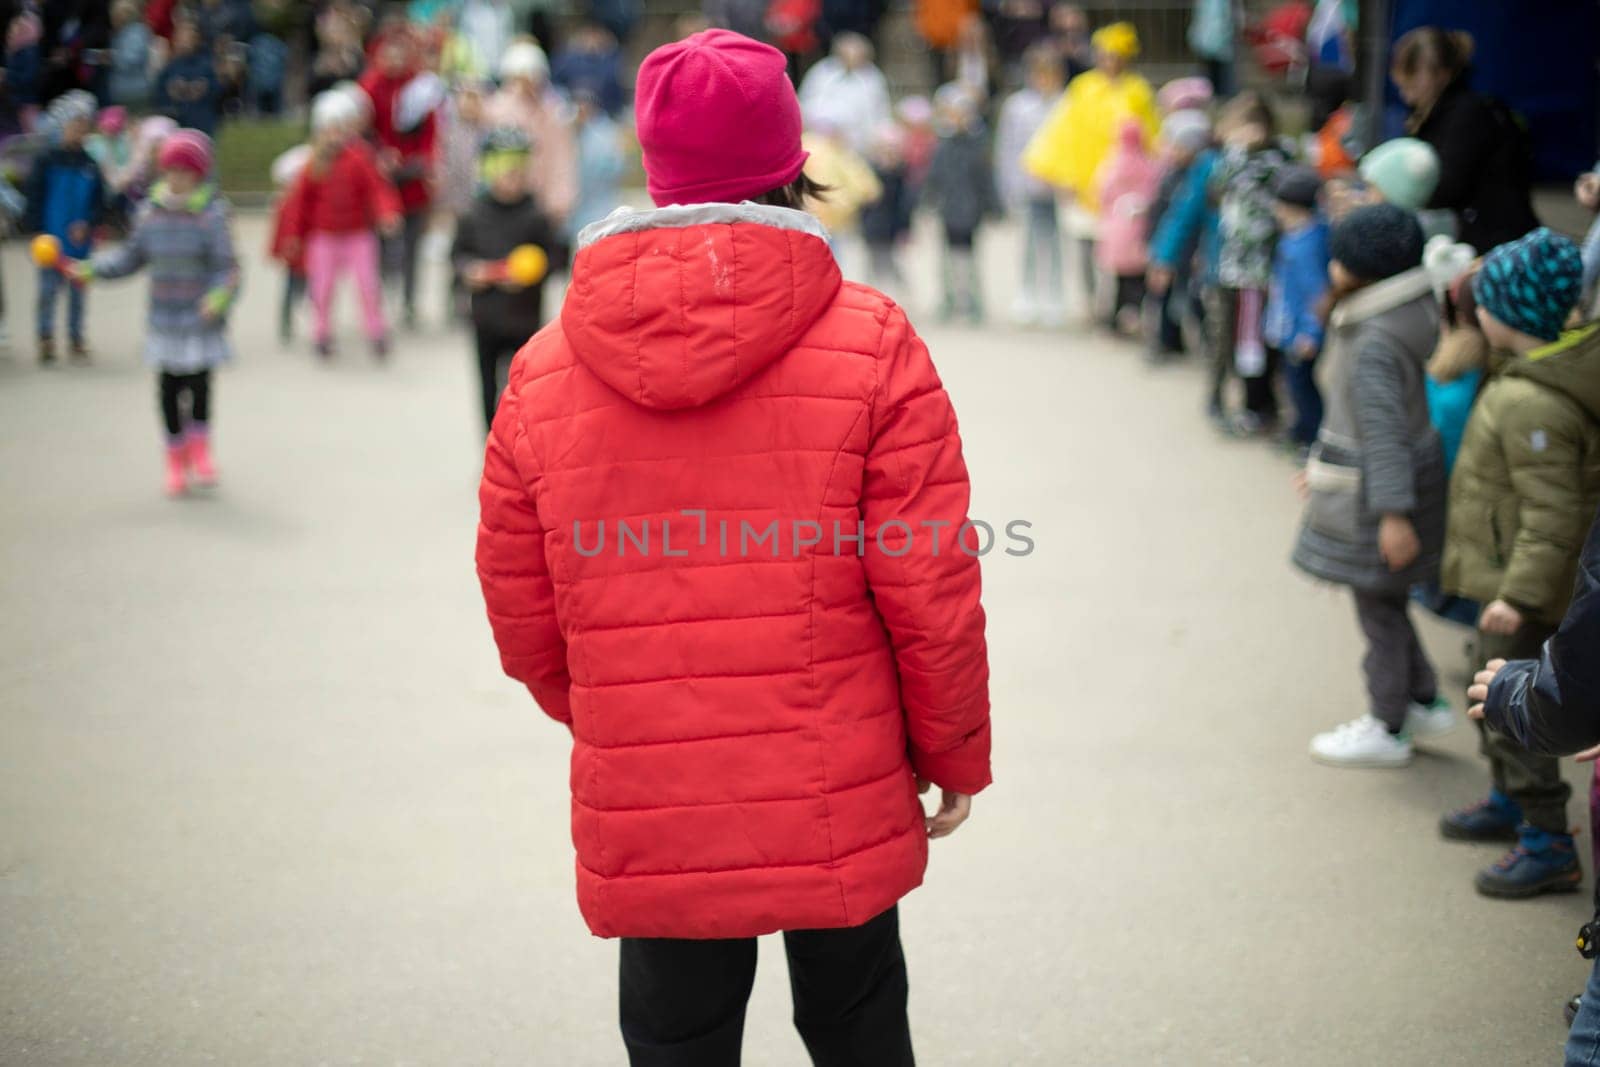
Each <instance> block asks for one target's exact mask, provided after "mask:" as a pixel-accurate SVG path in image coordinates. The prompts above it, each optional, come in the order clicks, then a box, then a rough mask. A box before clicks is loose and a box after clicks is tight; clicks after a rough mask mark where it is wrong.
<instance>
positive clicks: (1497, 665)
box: [1467, 515, 1600, 1063]
mask: <svg viewBox="0 0 1600 1067" xmlns="http://www.w3.org/2000/svg"><path fill="white" fill-rule="evenodd" d="M1596 648H1600V515H1596V516H1595V521H1594V524H1593V525H1591V526H1590V527H1589V539H1588V541H1587V542H1586V543H1585V544H1584V546H1583V556H1582V558H1581V560H1580V562H1579V567H1578V580H1577V583H1576V584H1575V586H1574V588H1573V594H1572V603H1571V605H1569V606H1568V608H1567V615H1566V618H1565V619H1563V620H1562V622H1561V628H1560V629H1558V630H1557V631H1556V633H1555V636H1553V637H1551V638H1550V640H1548V641H1546V642H1545V643H1544V648H1543V649H1542V650H1541V653H1540V656H1539V658H1538V659H1519V660H1512V661H1510V662H1509V663H1508V662H1506V661H1505V660H1491V661H1490V662H1489V664H1488V666H1487V667H1486V668H1485V669H1484V670H1482V671H1479V672H1478V676H1477V678H1476V679H1475V680H1474V682H1473V685H1472V687H1471V688H1470V689H1468V690H1467V698H1468V699H1469V700H1472V701H1475V702H1476V703H1474V704H1473V706H1472V707H1471V708H1470V709H1469V710H1468V711H1467V714H1468V715H1470V716H1472V717H1473V718H1475V719H1482V720H1483V721H1484V722H1485V723H1486V724H1487V725H1488V726H1489V727H1490V728H1491V729H1493V730H1496V731H1499V732H1500V733H1503V734H1505V735H1506V736H1508V737H1511V738H1514V739H1515V740H1516V742H1517V743H1518V744H1520V745H1522V746H1523V747H1525V748H1526V749H1528V750H1529V751H1530V752H1538V753H1542V754H1545V755H1564V754H1567V753H1571V752H1577V751H1578V750H1579V749H1587V750H1588V751H1586V752H1584V753H1583V754H1582V755H1580V756H1579V759H1583V760H1593V759H1594V758H1595V756H1596V754H1597V753H1600V748H1595V747H1591V746H1596V745H1600V656H1596V655H1595V649H1596ZM1597 794H1600V780H1597V785H1595V786H1591V787H1590V795H1589V805H1590V809H1591V815H1590V821H1591V822H1593V809H1594V806H1595V801H1596V796H1597ZM1595 832H1600V831H1595V830H1593V829H1592V830H1591V833H1595ZM1595 914H1596V917H1597V919H1600V885H1597V886H1596V887H1595ZM1593 939H1594V935H1593V934H1592V933H1591V934H1590V935H1589V937H1588V940H1590V941H1593ZM1570 1010H1571V1009H1570V1008H1569V1011H1570ZM1597 1059H1600V964H1597V965H1596V967H1595V969H1594V971H1593V972H1592V973H1591V974H1590V977H1589V987H1588V989H1586V990H1584V993H1583V996H1582V997H1580V998H1579V1000H1578V1008H1577V1017H1576V1018H1574V1019H1573V1020H1572V1028H1571V1031H1570V1032H1569V1033H1568V1035H1567V1052H1566V1062H1567V1063H1594V1062H1596V1060H1597Z"/></svg>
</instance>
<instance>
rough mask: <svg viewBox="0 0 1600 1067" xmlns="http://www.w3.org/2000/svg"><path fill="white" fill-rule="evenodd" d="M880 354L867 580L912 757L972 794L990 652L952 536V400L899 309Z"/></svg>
mask: <svg viewBox="0 0 1600 1067" xmlns="http://www.w3.org/2000/svg"><path fill="white" fill-rule="evenodd" d="M878 357H879V358H878V390H877V395H876V397H875V399H874V403H873V410H872V425H871V441H870V444H869V446H868V454H867V462H866V475H865V482H864V487H863V493H862V497H863V498H862V502H861V510H862V516H863V518H864V520H865V522H866V530H867V544H866V549H865V561H864V562H865V566H866V571H867V584H868V586H869V587H870V589H871V591H872V596H873V599H874V601H875V603H876V605H877V609H878V613H879V614H880V615H881V616H882V617H883V622H884V626H885V627H886V628H887V629H888V632H889V638H890V640H891V642H892V643H893V645H894V655H895V662H896V665H897V667H898V669H899V673H900V703H901V707H902V708H903V710H904V712H905V716H906V726H907V732H908V733H909V734H910V738H911V762H912V765H913V766H914V767H915V768H916V772H917V774H918V775H919V776H920V777H922V778H926V779H928V780H929V781H932V782H934V783H935V784H936V785H939V786H940V787H942V788H945V789H951V790H955V791H956V792H960V793H976V792H978V791H979V790H980V789H982V788H983V787H984V786H986V785H988V784H989V782H990V781H991V778H990V774H989V659H988V649H987V647H986V645H985V642H984V636H983V626H984V616H983V608H982V607H981V606H980V605H979V602H978V597H979V592H980V581H979V575H978V559H977V557H976V556H975V555H972V554H969V552H967V551H963V549H962V548H961V546H960V545H959V544H958V531H959V530H960V529H961V526H962V524H963V523H964V522H966V520H967V502H968V496H969V485H968V482H967V467H966V464H965V462H963V460H962V458H961V438H960V437H959V436H958V435H957V432H956V417H955V411H954V410H953V409H952V408H951V406H950V397H949V396H948V395H947V394H946V393H945V391H944V386H943V385H942V384H941V383H940V381H939V376H938V374H937V373H936V372H935V371H934V369H933V362H932V360H930V359H929V358H928V350H927V348H926V347H925V346H924V345H923V343H922V341H921V340H920V339H919V338H918V337H917V336H916V334H915V333H913V332H912V330H911V326H910V324H909V323H907V322H906V319H905V316H904V314H903V313H901V312H899V311H898V310H897V311H895V312H893V313H892V315H891V317H890V319H889V321H888V324H887V326H886V327H885V330H884V336H883V341H882V347H881V349H880V351H879V354H878ZM936 535H937V540H935V537H936ZM980 536H981V533H980V532H979V531H973V532H972V533H971V534H969V537H968V538H967V542H968V544H969V545H971V544H974V543H975V542H977V540H978V538H979V537H980ZM979 547H981V545H980V546H979Z"/></svg>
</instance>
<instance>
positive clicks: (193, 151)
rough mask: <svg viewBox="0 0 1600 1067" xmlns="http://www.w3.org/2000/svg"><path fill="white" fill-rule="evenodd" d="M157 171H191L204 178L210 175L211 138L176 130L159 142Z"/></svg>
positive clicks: (197, 132)
mask: <svg viewBox="0 0 1600 1067" xmlns="http://www.w3.org/2000/svg"><path fill="white" fill-rule="evenodd" d="M156 167H157V169H159V170H187V171H193V172H194V173H195V174H198V175H199V176H200V177H202V178H204V177H205V176H206V175H207V174H209V173H211V138H209V137H207V136H206V135H205V134H203V133H201V132H200V131H199V130H176V131H174V132H173V133H171V134H169V135H168V136H167V139H166V140H164V141H162V142H161V150H160V151H159V152H157V153H156Z"/></svg>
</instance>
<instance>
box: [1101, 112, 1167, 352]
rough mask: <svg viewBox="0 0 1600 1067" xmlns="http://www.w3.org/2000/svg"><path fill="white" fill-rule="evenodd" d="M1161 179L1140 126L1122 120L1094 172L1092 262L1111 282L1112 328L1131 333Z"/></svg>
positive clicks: (1135, 325)
mask: <svg viewBox="0 0 1600 1067" xmlns="http://www.w3.org/2000/svg"><path fill="white" fill-rule="evenodd" d="M1160 181H1161V166H1160V164H1159V163H1157V162H1156V160H1155V158H1154V157H1153V156H1151V155H1150V153H1149V152H1147V151H1145V146H1144V127H1143V126H1141V125H1140V124H1139V121H1138V120H1137V119H1132V118H1130V119H1127V120H1125V121H1124V122H1123V124H1122V127H1121V128H1120V129H1119V130H1118V131H1117V145H1116V147H1115V148H1114V149H1112V151H1111V155H1109V156H1108V157H1106V161H1105V162H1104V163H1102V164H1101V165H1100V171H1099V173H1098V174H1097V175H1096V176H1095V184H1096V185H1097V187H1098V189H1099V194H1100V204H1101V217H1100V232H1099V236H1098V237H1097V238H1096V240H1095V264H1096V265H1097V266H1098V267H1099V268H1100V269H1101V270H1102V271H1104V272H1105V273H1106V274H1107V275H1108V276H1111V277H1114V278H1116V280H1117V285H1116V295H1115V297H1114V298H1113V300H1112V304H1111V315H1110V324H1111V327H1112V328H1113V329H1119V330H1121V331H1122V332H1124V333H1134V332H1136V331H1137V329H1138V322H1139V306H1140V304H1141V303H1142V302H1143V301H1144V274H1145V268H1146V267H1147V266H1148V265H1149V260H1150V255H1149V248H1148V246H1147V245H1146V243H1145V242H1146V240H1147V239H1148V238H1149V236H1150V222H1151V220H1150V204H1151V202H1152V201H1153V200H1154V199H1155V196H1156V187H1157V186H1158V185H1159V184H1160Z"/></svg>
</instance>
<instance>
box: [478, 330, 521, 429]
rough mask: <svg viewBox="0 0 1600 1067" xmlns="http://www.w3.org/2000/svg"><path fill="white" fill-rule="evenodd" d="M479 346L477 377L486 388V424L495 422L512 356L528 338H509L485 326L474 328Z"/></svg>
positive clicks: (484, 419)
mask: <svg viewBox="0 0 1600 1067" xmlns="http://www.w3.org/2000/svg"><path fill="white" fill-rule="evenodd" d="M473 338H474V340H475V341H476V342H477V345H478V380H479V383H480V385H481V386H482V388H483V424H484V425H485V426H490V425H492V424H493V423H494V412H495V409H496V408H498V407H499V406H500V391H501V390H502V389H504V388H505V382H506V373H507V371H509V370H510V369H511V357H512V356H514V355H516V354H517V349H519V348H521V347H522V346H523V344H524V343H526V341H527V340H528V338H527V337H510V336H508V335H506V334H503V333H499V332H496V331H494V330H486V329H484V328H483V327H482V326H479V327H476V328H474V330H473Z"/></svg>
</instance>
